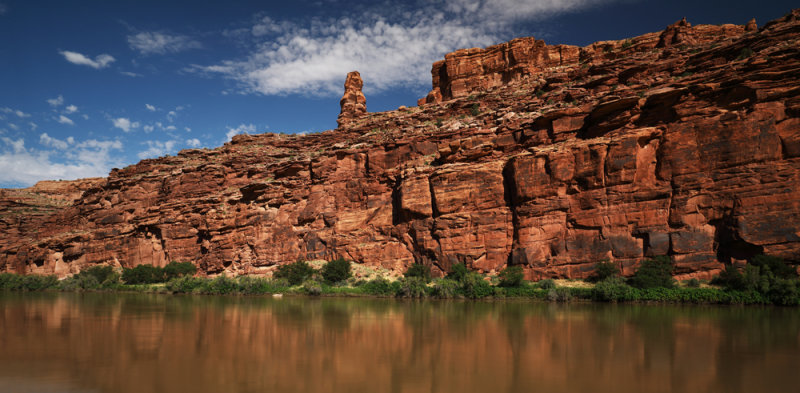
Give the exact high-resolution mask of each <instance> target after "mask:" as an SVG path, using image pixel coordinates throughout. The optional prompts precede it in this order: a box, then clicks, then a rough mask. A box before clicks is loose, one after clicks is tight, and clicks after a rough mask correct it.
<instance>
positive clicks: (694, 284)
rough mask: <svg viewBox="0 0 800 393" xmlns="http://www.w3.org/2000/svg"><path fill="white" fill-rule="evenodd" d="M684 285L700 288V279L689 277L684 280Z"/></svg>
mask: <svg viewBox="0 0 800 393" xmlns="http://www.w3.org/2000/svg"><path fill="white" fill-rule="evenodd" d="M686 286H687V287H689V288H700V280H698V279H696V278H690V279H689V280H687V281H686Z"/></svg>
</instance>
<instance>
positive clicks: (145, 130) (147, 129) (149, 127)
mask: <svg viewBox="0 0 800 393" xmlns="http://www.w3.org/2000/svg"><path fill="white" fill-rule="evenodd" d="M142 130H144V132H153V126H143V127H142Z"/></svg>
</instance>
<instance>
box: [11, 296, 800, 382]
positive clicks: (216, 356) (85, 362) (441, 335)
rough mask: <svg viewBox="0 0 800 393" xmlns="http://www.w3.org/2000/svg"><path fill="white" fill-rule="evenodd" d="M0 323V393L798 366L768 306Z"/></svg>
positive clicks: (210, 305)
mask: <svg viewBox="0 0 800 393" xmlns="http://www.w3.org/2000/svg"><path fill="white" fill-rule="evenodd" d="M0 331H1V332H2V334H0V348H2V350H1V351H0V390H14V391H50V390H47V389H49V388H47V387H52V386H57V387H58V388H59V389H60V390H59V391H100V392H145V391H146V392H177V391H187V392H256V391H259V392H265V391H273V392H293V391H309V392H310V391H313V392H451V391H452V392H530V391H549V392H577V391H593V392H598V391H609V392H611V391H613V392H640V391H649V392H659V391H665V392H689V391H692V392H700V391H725V392H739V391H741V392H753V391H771V392H780V391H793V389H794V387H795V386H794V383H795V373H796V369H797V365H798V364H800V312H798V310H796V309H779V308H750V307H749V308H736V307H669V306H621V305H620V306H614V305H571V306H563V305H553V304H540V303H526V302H495V303H488V302H487V303H484V302H433V301H431V302H402V301H395V300H374V299H309V298H296V299H293V298H284V299H271V298H223V297H202V296H197V297H175V296H149V295H117V294H83V295H80V294H25V295H16V294H0ZM42 386H47V387H45V388H42Z"/></svg>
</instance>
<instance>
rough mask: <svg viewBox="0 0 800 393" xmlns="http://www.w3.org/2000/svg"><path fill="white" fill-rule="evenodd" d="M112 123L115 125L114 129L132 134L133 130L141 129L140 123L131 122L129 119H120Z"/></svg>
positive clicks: (112, 120) (113, 120)
mask: <svg viewBox="0 0 800 393" xmlns="http://www.w3.org/2000/svg"><path fill="white" fill-rule="evenodd" d="M111 122H112V123H113V124H114V127H117V128H119V129H120V130H122V131H125V132H130V131H131V130H132V129H135V128H139V122H138V121H133V122H132V121H131V120H130V119H128V118H125V117H120V118H116V119H111Z"/></svg>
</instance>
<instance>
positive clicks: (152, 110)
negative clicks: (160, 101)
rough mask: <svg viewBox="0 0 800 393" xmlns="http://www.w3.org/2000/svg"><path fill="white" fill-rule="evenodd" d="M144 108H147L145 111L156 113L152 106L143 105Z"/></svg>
mask: <svg viewBox="0 0 800 393" xmlns="http://www.w3.org/2000/svg"><path fill="white" fill-rule="evenodd" d="M144 107H145V108H147V110H148V111H150V112H155V111H156V107H155V106H153V105H150V104H144Z"/></svg>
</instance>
